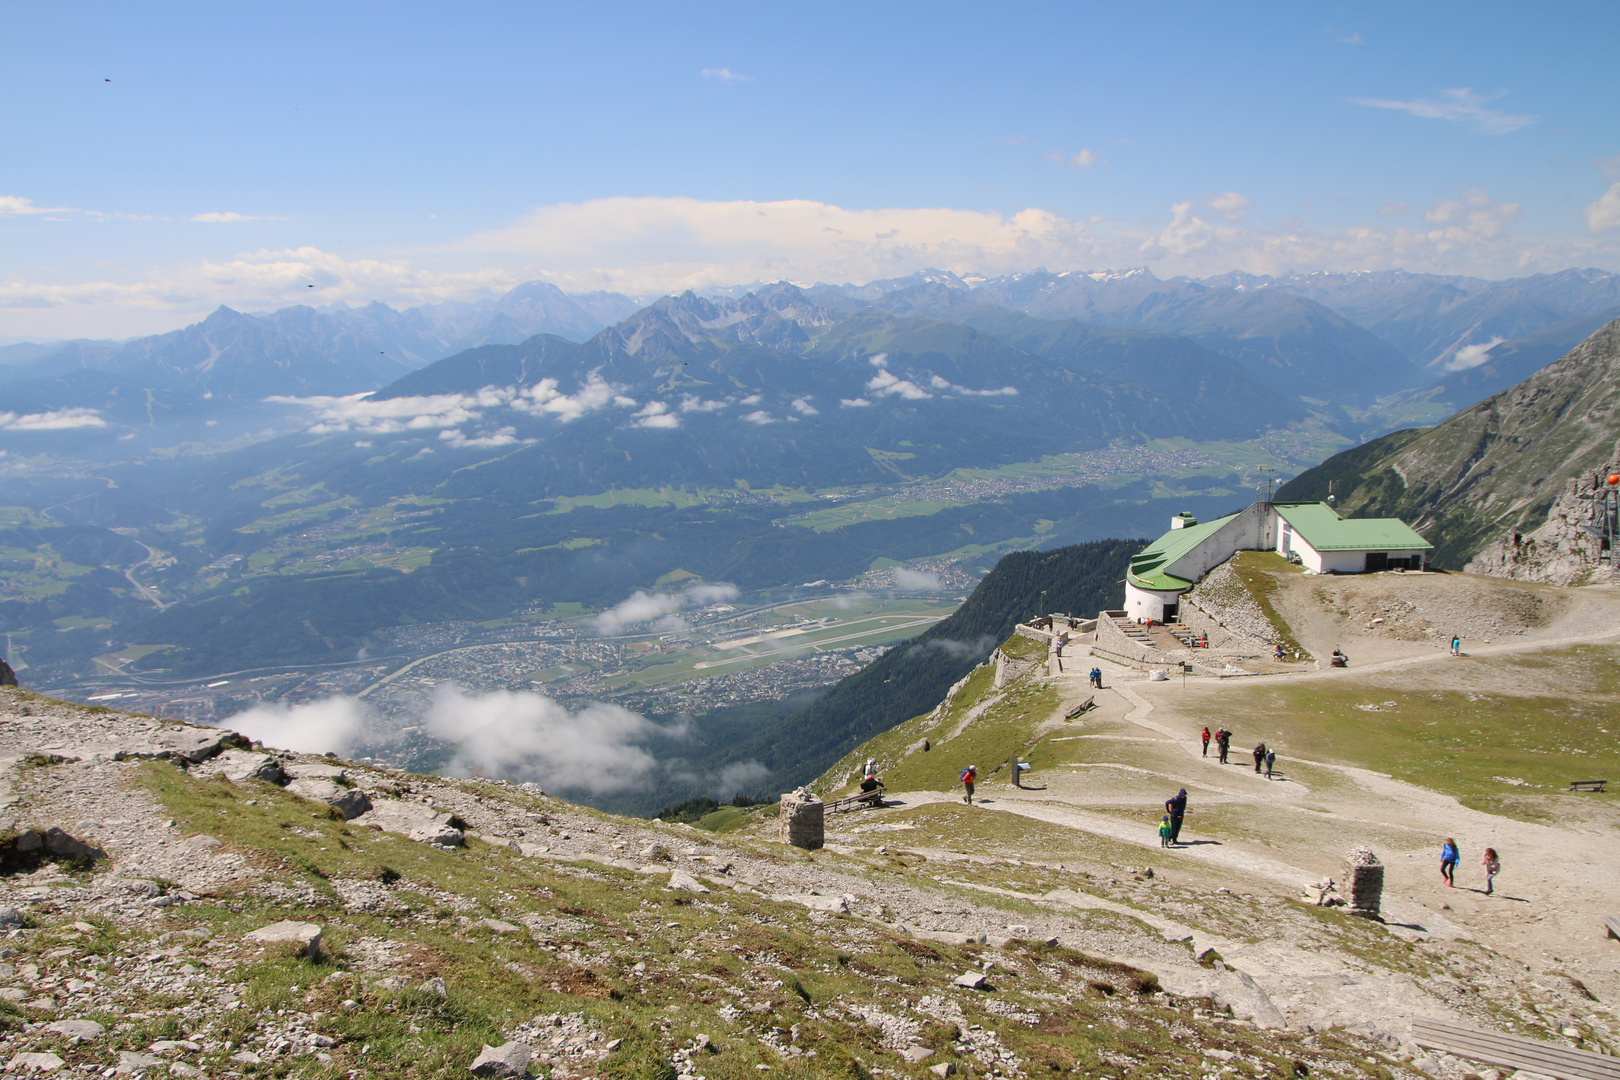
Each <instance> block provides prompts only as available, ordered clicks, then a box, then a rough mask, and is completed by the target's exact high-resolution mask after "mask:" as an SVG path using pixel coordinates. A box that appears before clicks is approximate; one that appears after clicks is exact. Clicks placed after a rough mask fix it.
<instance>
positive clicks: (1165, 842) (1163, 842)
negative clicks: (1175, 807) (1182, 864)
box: [1159, 814, 1171, 847]
mask: <svg viewBox="0 0 1620 1080" xmlns="http://www.w3.org/2000/svg"><path fill="white" fill-rule="evenodd" d="M1170 829H1171V825H1170V815H1169V814H1166V815H1164V817H1162V818H1160V819H1159V846H1160V847H1169V846H1170Z"/></svg>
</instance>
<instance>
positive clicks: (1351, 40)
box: [1333, 30, 1367, 45]
mask: <svg viewBox="0 0 1620 1080" xmlns="http://www.w3.org/2000/svg"><path fill="white" fill-rule="evenodd" d="M1333 40H1335V41H1337V42H1338V43H1339V44H1340V45H1365V44H1367V42H1366V41H1364V40H1363V39H1362V37H1361V32H1360V31H1359V30H1358V31H1356V32H1355V33H1353V34H1346V35H1344V36H1342V37H1337V38H1334V39H1333Z"/></svg>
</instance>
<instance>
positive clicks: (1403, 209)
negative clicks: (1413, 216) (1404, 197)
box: [1378, 202, 1412, 214]
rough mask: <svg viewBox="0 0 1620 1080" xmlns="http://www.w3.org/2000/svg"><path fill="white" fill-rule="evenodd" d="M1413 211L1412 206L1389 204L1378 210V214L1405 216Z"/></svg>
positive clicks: (1399, 203) (1397, 203)
mask: <svg viewBox="0 0 1620 1080" xmlns="http://www.w3.org/2000/svg"><path fill="white" fill-rule="evenodd" d="M1411 209H1412V208H1411V207H1410V206H1407V205H1406V204H1405V203H1403V202H1387V203H1385V204H1384V205H1383V206H1380V207H1379V208H1378V212H1379V213H1380V214H1405V213H1408V212H1410V211H1411Z"/></svg>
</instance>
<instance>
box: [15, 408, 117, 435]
mask: <svg viewBox="0 0 1620 1080" xmlns="http://www.w3.org/2000/svg"><path fill="white" fill-rule="evenodd" d="M106 426H107V421H105V420H103V419H102V418H101V414H100V412H99V410H96V409H83V408H72V409H55V410H52V411H51V412H39V413H23V414H21V415H18V414H17V413H10V412H0V431H67V430H70V429H72V428H94V427H106Z"/></svg>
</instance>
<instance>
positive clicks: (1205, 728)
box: [1203, 724, 1209, 757]
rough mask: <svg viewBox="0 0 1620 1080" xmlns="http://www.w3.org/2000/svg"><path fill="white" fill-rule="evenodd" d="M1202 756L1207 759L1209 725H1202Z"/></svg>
mask: <svg viewBox="0 0 1620 1080" xmlns="http://www.w3.org/2000/svg"><path fill="white" fill-rule="evenodd" d="M1203 738H1204V756H1205V757H1209V725H1208V724H1205V725H1204V736H1203Z"/></svg>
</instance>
